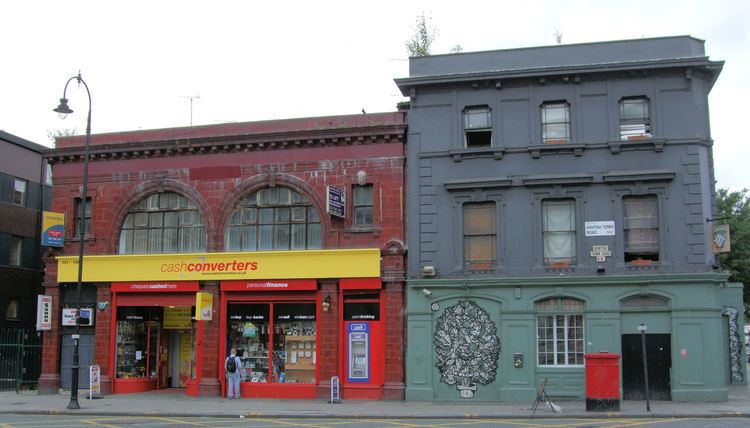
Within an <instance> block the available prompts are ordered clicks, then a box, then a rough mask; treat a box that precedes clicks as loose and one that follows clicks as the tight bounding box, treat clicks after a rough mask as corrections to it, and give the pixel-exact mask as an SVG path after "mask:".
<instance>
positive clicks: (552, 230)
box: [542, 199, 576, 264]
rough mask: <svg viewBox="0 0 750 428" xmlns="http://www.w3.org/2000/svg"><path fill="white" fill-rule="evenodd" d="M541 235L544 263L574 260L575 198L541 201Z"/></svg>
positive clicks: (573, 261) (572, 261)
mask: <svg viewBox="0 0 750 428" xmlns="http://www.w3.org/2000/svg"><path fill="white" fill-rule="evenodd" d="M542 236H543V240H544V262H545V263H546V264H550V263H575V262H576V202H575V199H545V200H543V201H542Z"/></svg>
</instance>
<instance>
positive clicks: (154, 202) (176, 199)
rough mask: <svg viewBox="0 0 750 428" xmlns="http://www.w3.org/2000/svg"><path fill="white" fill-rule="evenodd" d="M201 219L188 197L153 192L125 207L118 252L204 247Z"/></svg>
mask: <svg viewBox="0 0 750 428" xmlns="http://www.w3.org/2000/svg"><path fill="white" fill-rule="evenodd" d="M205 249H206V234H205V227H204V225H203V219H202V218H201V216H200V213H199V212H198V207H196V206H195V204H193V203H192V202H191V201H190V200H189V199H187V198H186V197H184V196H182V195H179V194H177V193H174V192H163V193H155V194H153V195H151V196H148V197H146V198H144V199H142V200H141V201H140V202H138V203H137V204H135V205H134V206H133V207H132V208H130V210H128V213H127V215H126V216H125V221H123V223H122V228H121V229H120V249H119V251H120V254H154V253H191V252H199V251H205Z"/></svg>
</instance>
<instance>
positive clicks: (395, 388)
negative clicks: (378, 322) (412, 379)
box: [381, 241, 406, 400]
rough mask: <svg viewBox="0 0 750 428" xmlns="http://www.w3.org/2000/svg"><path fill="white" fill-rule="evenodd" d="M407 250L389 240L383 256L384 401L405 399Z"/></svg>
mask: <svg viewBox="0 0 750 428" xmlns="http://www.w3.org/2000/svg"><path fill="white" fill-rule="evenodd" d="M405 255H406V251H405V250H404V247H403V245H402V244H401V242H399V241H391V242H389V243H388V244H387V245H386V246H385V248H384V249H383V251H382V252H381V256H382V259H383V262H382V269H383V272H382V276H383V292H384V293H385V314H386V315H385V367H386V370H385V379H384V381H385V383H384V385H383V399H384V400H404V398H405V394H404V391H405V386H404V349H405V346H404V338H405V336H406V329H405V326H404V289H405V288H406V287H405V281H406V276H405V275H406V272H405V270H404V262H405Z"/></svg>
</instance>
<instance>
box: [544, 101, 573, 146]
mask: <svg viewBox="0 0 750 428" xmlns="http://www.w3.org/2000/svg"><path fill="white" fill-rule="evenodd" d="M541 109H542V143H544V144H565V143H567V142H569V141H570V104H568V103H567V102H566V101H548V102H544V103H543V104H542V106H541Z"/></svg>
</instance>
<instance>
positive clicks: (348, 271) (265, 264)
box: [57, 248, 380, 282]
mask: <svg viewBox="0 0 750 428" xmlns="http://www.w3.org/2000/svg"><path fill="white" fill-rule="evenodd" d="M57 261H58V270H57V281H58V282H76V281H77V280H78V257H77V256H61V257H58V258H57ZM377 277H380V250H379V249H378V248H366V249H352V250H304V251H264V252H252V253H250V252H242V253H240V252H237V253H185V254H137V255H106V256H86V257H84V258H83V281H84V282H113V281H116V282H123V281H199V280H204V281H207V280H215V281H216V280H230V279H274V278H284V279H301V278H377Z"/></svg>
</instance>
